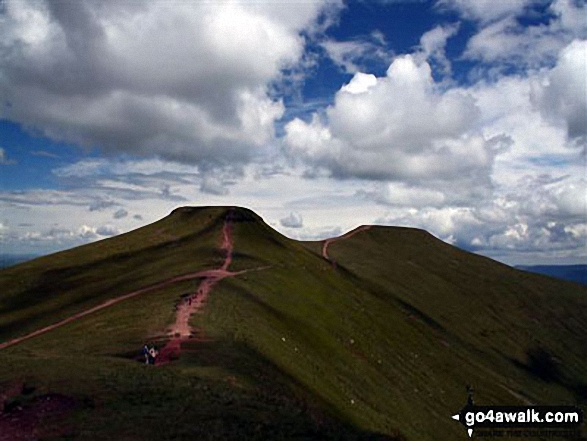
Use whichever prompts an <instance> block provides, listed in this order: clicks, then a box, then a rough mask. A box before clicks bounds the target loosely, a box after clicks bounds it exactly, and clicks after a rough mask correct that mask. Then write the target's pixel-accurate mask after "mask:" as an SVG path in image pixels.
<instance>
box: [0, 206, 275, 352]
mask: <svg viewBox="0 0 587 441" xmlns="http://www.w3.org/2000/svg"><path fill="white" fill-rule="evenodd" d="M231 233H232V221H231V218H230V215H229V216H228V217H227V219H226V220H225V222H224V227H223V229H222V249H223V250H224V251H225V253H226V257H225V259H224V262H223V264H222V266H221V267H220V268H219V269H212V270H204V271H199V272H197V273H189V274H184V275H181V276H176V277H172V278H171V279H168V280H165V281H163V282H160V283H155V284H153V285H149V286H146V287H143V288H141V289H138V290H136V291H133V292H130V293H128V294H124V295H122V296H120V297H116V298H113V299H110V300H106V301H105V302H103V303H100V304H99V305H96V306H94V307H92V308H90V309H87V310H85V311H82V312H79V313H77V314H74V315H72V316H70V317H67V318H65V319H63V320H61V321H59V322H57V323H54V324H52V325H49V326H45V327H44V328H41V329H37V330H36V331H33V332H30V333H28V334H25V335H23V336H21V337H17V338H14V339H12V340H8V341H6V342H3V343H0V350H1V349H5V348H8V347H10V346H14V345H16V344H19V343H21V342H23V341H26V340H29V339H31V338H33V337H37V336H39V335H42V334H45V333H47V332H49V331H52V330H54V329H56V328H59V327H61V326H64V325H66V324H68V323H71V322H73V321H75V320H78V319H81V318H83V317H85V316H87V315H90V314H93V313H95V312H97V311H100V310H102V309H105V308H108V307H110V306H112V305H115V304H117V303H119V302H122V301H124V300H127V299H130V298H133V297H137V296H139V295H141V294H145V293H147V292H151V291H155V290H158V289H161V288H164V287H166V286H168V285H172V284H174V283H178V282H184V281H188V280H197V279H201V280H202V282H201V283H200V286H199V287H198V290H197V291H196V293H194V294H192V295H191V296H190V297H188V298H187V299H185V301H184V302H182V303H181V304H180V305H179V306H178V308H177V316H176V321H175V323H174V324H173V326H172V327H171V330H170V335H171V336H172V338H171V340H170V341H169V343H168V344H167V345H166V346H165V347H164V348H163V350H162V351H161V357H160V359H161V360H162V361H164V360H169V358H170V357H171V356H172V355H174V354H177V355H178V354H179V348H180V343H181V342H182V341H183V340H186V339H187V338H189V337H190V335H191V332H192V330H191V328H190V326H189V324H188V322H189V319H190V316H191V315H192V314H193V313H194V312H196V311H198V310H199V309H201V307H202V306H203V304H204V302H205V301H206V298H207V297H208V293H209V292H210V290H211V289H212V287H213V286H214V285H215V284H216V283H218V282H219V281H220V280H222V279H224V278H226V277H233V276H237V275H239V274H243V273H245V272H247V271H249V270H242V271H237V272H230V271H228V267H229V266H230V264H231V263H232V250H233V243H232V234H231ZM260 269H265V268H255V269H254V270H260Z"/></svg>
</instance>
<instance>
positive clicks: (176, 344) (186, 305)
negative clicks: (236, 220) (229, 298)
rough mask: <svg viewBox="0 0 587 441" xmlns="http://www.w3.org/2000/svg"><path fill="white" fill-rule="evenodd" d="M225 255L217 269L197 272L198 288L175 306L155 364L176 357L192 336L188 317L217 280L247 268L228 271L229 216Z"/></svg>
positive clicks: (230, 234)
mask: <svg viewBox="0 0 587 441" xmlns="http://www.w3.org/2000/svg"><path fill="white" fill-rule="evenodd" d="M221 249H222V250H224V252H225V253H226V256H225V258H224V263H223V264H222V267H220V269H217V270H207V271H201V272H199V273H197V276H198V278H201V279H202V282H201V283H200V286H199V287H198V290H197V291H196V292H195V293H194V294H191V295H190V296H189V297H187V298H185V299H182V301H181V303H180V304H179V305H178V307H177V315H176V318H175V323H174V324H173V325H172V326H171V329H170V331H169V334H170V336H171V340H169V341H168V342H167V344H166V345H165V346H164V347H163V348H162V349H161V352H160V353H159V357H158V359H157V364H164V363H168V362H169V361H170V360H171V359H173V358H178V357H179V354H180V352H181V343H182V342H183V341H186V340H188V339H189V338H190V337H191V336H192V328H191V327H190V325H189V320H190V317H191V316H192V315H193V314H194V313H196V312H199V311H201V310H202V309H203V307H204V304H205V303H206V300H207V299H208V294H209V293H210V291H211V290H212V288H213V287H214V285H216V284H217V283H218V282H219V281H221V280H222V279H225V278H227V277H234V276H236V275H239V274H243V273H245V272H247V271H248V270H243V271H238V272H230V271H228V267H229V266H230V264H231V263H232V250H233V242H232V223H231V219H230V216H228V217H227V219H226V220H225V221H224V227H223V228H222V246H221Z"/></svg>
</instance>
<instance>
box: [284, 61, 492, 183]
mask: <svg viewBox="0 0 587 441" xmlns="http://www.w3.org/2000/svg"><path fill="white" fill-rule="evenodd" d="M404 103H409V105H406V104H404ZM326 115H327V118H328V119H327V121H323V120H321V119H320V117H319V116H318V115H317V114H315V115H314V117H313V119H312V121H310V122H309V123H306V122H304V121H301V120H299V119H295V120H293V121H292V122H290V123H289V124H287V125H286V127H285V131H286V137H285V141H286V145H287V150H288V152H289V153H290V154H291V155H292V156H294V157H298V158H299V157H302V158H305V159H306V160H307V161H308V162H310V163H313V164H316V165H318V166H322V167H326V168H328V169H330V170H331V171H332V172H333V174H335V175H336V176H341V177H349V176H357V177H362V178H369V179H391V180H404V181H406V182H413V181H415V180H418V181H422V180H428V181H433V180H452V179H455V178H454V177H457V178H458V179H461V178H464V179H465V180H467V179H469V180H471V181H474V182H475V183H476V184H481V185H485V184H486V183H487V182H484V181H487V178H488V173H489V170H490V168H491V166H492V163H493V158H494V156H495V154H496V152H497V151H498V146H496V145H495V144H496V141H498V139H493V141H490V139H489V138H487V139H486V138H484V137H483V136H482V134H481V133H480V132H478V131H477V130H475V128H476V126H477V122H478V120H479V116H480V110H479V109H478V107H477V106H476V104H475V100H474V99H473V97H472V96H471V95H470V94H469V93H468V92H466V91H464V90H460V89H453V90H448V91H443V90H441V89H440V88H439V87H437V85H436V84H435V83H434V80H433V79H432V75H431V69H430V66H429V64H428V63H427V62H426V61H423V60H417V59H416V58H414V57H412V56H410V55H405V56H402V57H398V58H396V59H395V60H394V61H393V63H392V64H391V65H390V67H389V69H388V71H387V76H386V77H382V78H377V79H376V81H375V84H374V79H373V77H372V76H367V75H365V74H360V73H359V74H357V75H356V76H355V78H353V80H352V81H351V82H350V83H349V85H347V86H343V88H342V89H341V90H340V91H339V92H338V93H337V94H336V96H335V102H334V105H333V106H331V107H329V108H328V109H327V110H326Z"/></svg>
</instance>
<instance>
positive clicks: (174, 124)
mask: <svg viewBox="0 0 587 441" xmlns="http://www.w3.org/2000/svg"><path fill="white" fill-rule="evenodd" d="M585 3H586V2H585V0H430V1H427V0H379V1H366V0H363V1H359V0H355V1H342V0H295V1H294V0H267V1H264V0H255V1H228V0H226V1H225V0H218V1H203V0H202V1H198V0H194V1H189V0H165V1H158V0H157V1H149V2H139V1H126V0H122V1H119V0H116V1H115V0H96V1H89V0H87V1H86V0H55V1H53V0H0V253H4V254H47V253H50V252H55V251H58V250H62V249H67V248H71V247H74V246H78V245H81V244H84V243H88V242H92V241H96V240H100V239H105V238H108V237H111V236H114V235H116V234H120V233H123V232H127V231H130V230H133V229H135V228H138V227H140V226H143V225H146V224H148V223H151V222H153V221H156V220H158V219H160V218H162V217H164V216H166V215H167V214H169V212H170V211H171V210H173V209H174V208H176V207H178V206H185V205H190V206H204V205H238V206H244V207H248V208H250V209H252V210H254V211H256V212H257V213H258V214H259V215H261V216H262V217H263V218H264V219H265V221H266V222H267V223H268V224H270V225H271V226H273V227H274V228H275V229H277V230H278V231H280V232H281V233H283V234H285V235H286V236H288V237H291V238H295V239H300V240H316V239H324V238H326V237H332V236H336V235H339V234H341V233H344V232H345V231H347V230H350V229H352V228H354V227H356V226H358V225H361V224H378V225H398V226H409V227H417V228H424V229H426V230H428V231H429V232H431V233H432V234H434V235H435V236H436V237H438V238H440V239H442V240H444V241H446V242H448V243H451V244H454V245H456V246H458V247H461V248H463V249H465V250H468V251H472V252H475V253H478V254H482V255H485V256H488V257H491V258H494V259H497V260H499V261H502V262H505V263H507V264H511V265H515V264H525V265H529V264H575V263H587V185H586V182H587V167H586V150H587V148H586V147H587V90H586V88H587V80H586V79H587V14H586V11H585V9H586V5H585Z"/></svg>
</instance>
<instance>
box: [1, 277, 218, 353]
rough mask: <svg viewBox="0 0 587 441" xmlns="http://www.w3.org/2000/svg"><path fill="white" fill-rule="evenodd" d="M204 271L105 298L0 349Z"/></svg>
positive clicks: (16, 339)
mask: <svg viewBox="0 0 587 441" xmlns="http://www.w3.org/2000/svg"><path fill="white" fill-rule="evenodd" d="M212 271H214V270H212ZM205 272H206V271H204V272H199V273H191V274H184V275H183V276H176V277H173V278H171V279H169V280H166V281H164V282H160V283H156V284H154V285H149V286H146V287H144V288H141V289H139V290H137V291H133V292H131V293H128V294H125V295H123V296H120V297H116V298H114V299H110V300H106V301H105V302H104V303H100V304H99V305H96V306H94V307H92V308H90V309H86V310H85V311H82V312H79V313H77V314H75V315H72V316H71V317H67V318H65V319H63V320H61V321H59V322H57V323H54V324H52V325H49V326H45V327H44V328H41V329H37V330H36V331H33V332H31V333H29V334H26V335H23V336H22V337H17V338H14V339H12V340H8V341H6V342H4V343H0V349H5V348H8V347H10V346H13V345H16V344H18V343H21V342H23V341H25V340H28V339H30V338H33V337H36V336H38V335H41V334H45V333H46V332H49V331H52V330H53V329H56V328H59V327H60V326H63V325H66V324H68V323H71V322H73V321H75V320H78V319H80V318H82V317H85V316H86V315H89V314H93V313H94V312H97V311H100V310H101V309H104V308H108V307H109V306H112V305H115V304H117V303H119V302H122V301H123V300H127V299H130V298H132V297H136V296H138V295H141V294H144V293H146V292H149V291H154V290H157V289H160V288H163V287H165V286H168V285H171V284H173V283H177V282H183V281H186V280H194V279H198V278H200V277H202V273H205Z"/></svg>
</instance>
